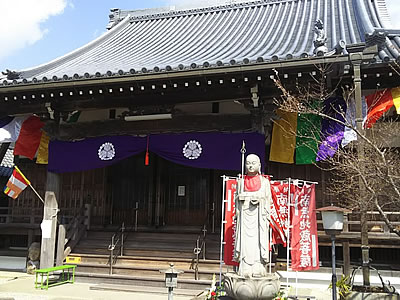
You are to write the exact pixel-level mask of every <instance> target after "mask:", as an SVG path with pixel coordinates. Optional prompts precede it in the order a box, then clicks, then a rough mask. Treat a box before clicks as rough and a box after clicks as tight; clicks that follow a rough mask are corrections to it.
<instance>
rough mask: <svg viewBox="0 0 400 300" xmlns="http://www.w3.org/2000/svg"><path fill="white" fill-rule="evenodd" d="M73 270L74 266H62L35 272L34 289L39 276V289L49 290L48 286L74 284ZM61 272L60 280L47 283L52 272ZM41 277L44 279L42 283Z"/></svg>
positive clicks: (36, 286)
mask: <svg viewBox="0 0 400 300" xmlns="http://www.w3.org/2000/svg"><path fill="white" fill-rule="evenodd" d="M75 268H76V265H62V266H56V267H51V268H46V269H39V270H36V280H35V288H36V289H37V288H38V277H39V276H38V275H39V274H40V275H41V281H40V289H46V290H48V289H49V286H54V285H59V284H63V283H68V282H69V283H74V282H75ZM57 271H62V272H60V273H59V275H61V276H60V278H59V279H58V280H57V281H56V282H53V283H49V276H50V275H52V274H54V272H57ZM43 277H45V282H43Z"/></svg>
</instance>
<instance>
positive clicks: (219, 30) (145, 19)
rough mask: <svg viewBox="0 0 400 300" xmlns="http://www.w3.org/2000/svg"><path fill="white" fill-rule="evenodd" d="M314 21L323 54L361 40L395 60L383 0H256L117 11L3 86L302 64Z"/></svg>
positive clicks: (395, 34) (394, 38) (398, 43)
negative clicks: (86, 39)
mask: <svg viewBox="0 0 400 300" xmlns="http://www.w3.org/2000/svg"><path fill="white" fill-rule="evenodd" d="M318 19H321V20H322V21H323V24H324V30H325V34H326V38H327V43H326V46H327V49H328V51H330V50H334V48H335V46H336V45H337V44H338V43H339V42H340V41H341V40H343V41H345V43H346V44H347V45H349V44H357V43H360V42H366V44H367V45H370V44H378V46H379V50H380V52H379V54H378V56H377V60H379V61H389V60H391V59H397V58H399V51H400V37H399V34H400V31H397V30H392V29H390V27H391V24H390V19H389V15H388V12H387V9H386V3H385V0H375V1H373V0H372V1H371V0H258V1H253V2H245V3H236V4H230V5H224V6H215V7H206V8H199V9H189V10H181V11H176V10H162V9H158V10H149V11H146V10H144V11H121V10H118V9H116V10H112V15H110V23H109V28H111V29H110V30H109V31H108V32H106V33H105V34H104V35H102V36H101V37H99V38H98V39H96V40H94V41H92V42H90V43H89V44H87V45H85V46H83V47H81V48H79V49H77V50H75V51H73V52H71V53H69V54H67V55H65V56H63V57H60V58H58V59H56V60H54V61H51V62H49V63H47V64H44V65H41V66H38V67H35V68H31V69H27V70H22V71H20V72H17V73H9V74H10V75H9V76H8V79H10V80H6V81H4V78H3V79H2V80H1V81H0V85H1V84H3V85H7V84H10V83H11V84H12V83H13V82H14V84H17V83H19V82H21V81H23V82H24V83H29V82H31V81H32V82H33V83H36V82H44V81H52V80H53V81H59V80H75V79H79V78H90V77H102V76H121V75H134V74H138V73H139V74H140V73H148V72H155V73H157V72H169V71H173V70H186V69H198V68H212V67H218V68H220V67H224V66H229V65H241V64H256V63H263V62H266V61H270V60H271V61H276V60H287V59H293V58H306V57H309V56H312V55H315V54H314V40H315V38H316V34H315V33H314V25H315V22H316V20H318ZM342 45H344V43H342ZM340 51H341V50H340ZM340 51H339V52H340ZM332 53H334V51H333V52H332ZM344 54H346V50H345V49H344ZM325 55H326V54H325ZM0 76H1V75H0ZM13 79H14V81H13Z"/></svg>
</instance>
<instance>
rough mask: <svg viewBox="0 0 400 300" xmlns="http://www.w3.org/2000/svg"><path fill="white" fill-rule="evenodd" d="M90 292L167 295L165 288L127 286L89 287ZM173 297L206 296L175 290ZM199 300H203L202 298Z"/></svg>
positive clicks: (196, 297) (201, 292)
mask: <svg viewBox="0 0 400 300" xmlns="http://www.w3.org/2000/svg"><path fill="white" fill-rule="evenodd" d="M90 289H91V290H97V291H120V292H131V293H147V294H148V293H150V294H159V295H167V294H168V289H167V288H166V287H152V288H151V289H149V288H148V287H146V286H128V285H121V284H98V285H93V286H91V287H90ZM173 293H174V296H188V297H190V298H191V299H198V298H199V297H201V296H204V295H206V294H207V291H206V290H200V289H198V290H187V289H178V288H175V289H174V291H173ZM201 299H204V297H202V298H201Z"/></svg>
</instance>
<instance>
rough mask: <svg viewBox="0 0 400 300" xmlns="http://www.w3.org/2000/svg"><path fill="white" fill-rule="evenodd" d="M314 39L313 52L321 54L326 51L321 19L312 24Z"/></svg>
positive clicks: (325, 38) (325, 39)
mask: <svg viewBox="0 0 400 300" xmlns="http://www.w3.org/2000/svg"><path fill="white" fill-rule="evenodd" d="M314 32H315V35H316V37H315V40H314V54H316V55H317V56H322V55H324V54H325V53H327V52H328V47H327V46H326V42H327V37H326V35H325V29H324V23H323V22H322V21H321V20H317V21H315V24H314Z"/></svg>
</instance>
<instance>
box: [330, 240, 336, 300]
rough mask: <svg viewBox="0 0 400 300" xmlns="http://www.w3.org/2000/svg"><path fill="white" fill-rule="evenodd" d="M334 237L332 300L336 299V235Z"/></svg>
mask: <svg viewBox="0 0 400 300" xmlns="http://www.w3.org/2000/svg"><path fill="white" fill-rule="evenodd" d="M331 239H332V300H336V299H337V296H336V253H335V235H334V234H332V235H331Z"/></svg>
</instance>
